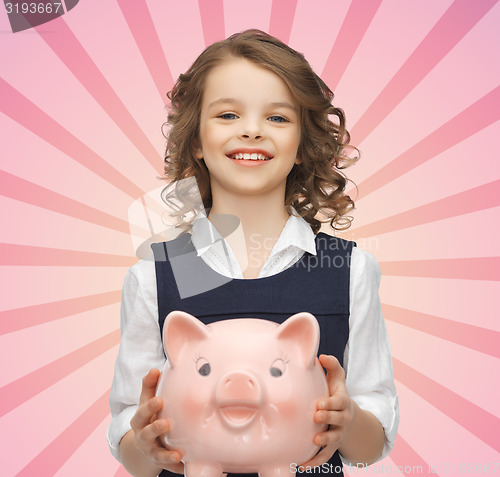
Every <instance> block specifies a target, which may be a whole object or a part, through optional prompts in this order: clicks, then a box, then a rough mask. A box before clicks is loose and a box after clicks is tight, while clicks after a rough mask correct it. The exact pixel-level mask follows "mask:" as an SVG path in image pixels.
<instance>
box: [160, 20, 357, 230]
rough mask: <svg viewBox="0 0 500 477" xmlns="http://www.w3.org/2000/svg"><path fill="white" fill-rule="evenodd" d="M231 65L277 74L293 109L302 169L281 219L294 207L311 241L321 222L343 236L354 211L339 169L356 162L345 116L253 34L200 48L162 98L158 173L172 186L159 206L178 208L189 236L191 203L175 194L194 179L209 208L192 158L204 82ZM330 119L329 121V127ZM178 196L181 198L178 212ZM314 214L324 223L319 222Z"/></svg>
mask: <svg viewBox="0 0 500 477" xmlns="http://www.w3.org/2000/svg"><path fill="white" fill-rule="evenodd" d="M231 58H243V59H246V60H248V61H251V62H253V63H255V64H257V65H259V66H260V67H262V68H265V69H267V70H269V71H271V72H273V73H275V74H276V75H278V76H279V77H280V78H281V79H282V80H283V81H284V82H285V83H286V85H287V86H288V88H289V89H290V91H291V93H292V96H293V97H294V98H295V100H296V102H297V104H298V105H299V109H300V112H299V117H300V123H301V127H302V134H301V141H300V145H299V149H298V157H300V158H301V164H295V165H294V166H293V168H292V170H291V171H290V173H289V175H288V178H287V184H286V191H285V207H286V209H287V211H288V213H289V214H292V213H293V211H292V209H291V208H292V207H293V208H294V209H295V210H296V211H297V214H298V215H299V216H301V217H303V218H304V219H305V220H306V221H307V222H308V223H309V224H310V226H311V228H312V230H313V232H314V233H315V234H316V233H318V231H319V229H320V227H321V223H322V222H329V223H330V225H331V227H332V228H333V229H334V230H344V229H347V228H348V227H349V226H350V224H351V221H352V217H349V216H347V215H346V214H347V213H348V212H349V211H350V210H352V209H353V208H354V202H353V200H352V199H351V198H350V197H349V196H348V195H346V194H345V192H344V191H345V187H346V184H347V181H348V179H347V178H346V176H345V175H344V174H343V173H342V171H341V169H344V168H345V167H348V166H349V165H351V164H353V163H354V162H355V161H357V160H358V158H359V151H358V149H357V148H355V147H353V146H350V145H349V141H350V136H349V133H348V131H347V130H346V127H345V116H344V112H343V111H342V110H341V109H339V108H336V107H334V106H333V105H332V100H333V93H332V91H331V90H330V89H329V88H328V86H327V85H326V84H325V83H324V82H323V80H322V79H321V78H320V77H319V76H318V75H316V74H315V73H314V71H313V70H312V68H311V66H310V65H309V63H308V62H307V60H306V59H305V58H304V55H302V54H301V53H298V52H297V51H295V50H293V49H292V48H290V47H289V46H287V45H286V44H284V43H283V42H281V41H280V40H278V39H277V38H274V37H272V36H270V35H268V34H267V33H264V32H262V31H260V30H255V29H252V30H246V31H243V32H241V33H236V34H234V35H232V36H230V37H229V38H227V39H226V40H223V41H219V42H217V43H214V44H213V45H211V46H209V47H208V48H206V49H205V50H204V51H203V53H201V55H200V56H199V57H198V58H197V59H196V61H195V62H194V63H193V65H192V66H191V67H190V68H189V70H188V71H187V72H186V73H184V74H181V75H180V76H179V79H178V80H177V82H176V83H175V85H174V87H173V89H172V91H170V92H169V93H168V94H167V96H168V98H169V99H170V101H171V110H170V113H169V115H168V120H167V124H168V125H170V126H171V129H170V131H169V133H168V137H167V147H166V152H165V174H166V179H167V180H170V181H171V182H170V184H169V185H167V187H165V189H164V191H163V193H162V197H163V200H164V201H165V202H166V203H167V204H169V205H170V206H171V207H176V208H177V213H176V215H178V216H179V217H181V218H182V219H183V220H184V225H183V228H185V229H188V228H189V226H190V225H191V223H192V221H191V222H189V221H186V220H185V218H186V216H187V213H188V212H193V211H194V209H195V208H196V206H195V202H196V201H195V200H193V201H190V200H186V197H187V196H188V195H189V194H188V195H186V194H185V193H184V191H183V190H182V188H183V185H182V182H183V181H182V179H187V178H190V177H194V178H195V179H196V182H197V185H198V189H199V192H200V195H201V199H202V201H203V207H204V208H207V209H208V208H210V207H211V206H212V193H211V189H210V178H209V172H208V169H207V167H206V165H205V162H204V161H200V160H197V159H196V158H195V149H196V147H197V146H198V145H199V128H200V112H201V104H202V99H203V91H204V87H205V82H206V79H207V76H208V75H209V73H210V71H211V70H212V69H213V68H214V67H216V66H218V65H219V64H221V63H222V62H223V61H227V60H228V59H231ZM329 116H334V120H335V122H333V121H331V120H330V118H329ZM179 197H182V201H181V202H182V203H181V205H180V206H179V200H178V198H179ZM190 197H192V195H191V196H190ZM176 198H177V200H176ZM174 204H175V205H174ZM318 212H319V213H320V214H322V215H323V216H324V217H325V218H326V220H325V219H323V220H319V219H318V217H317V216H318ZM193 219H194V217H193Z"/></svg>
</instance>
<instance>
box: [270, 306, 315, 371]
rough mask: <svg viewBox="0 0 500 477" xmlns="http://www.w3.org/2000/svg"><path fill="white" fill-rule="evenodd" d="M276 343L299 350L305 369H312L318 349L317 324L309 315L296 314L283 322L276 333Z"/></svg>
mask: <svg viewBox="0 0 500 477" xmlns="http://www.w3.org/2000/svg"><path fill="white" fill-rule="evenodd" d="M276 333H277V335H276V338H277V339H278V341H281V342H285V343H286V346H293V347H294V348H295V349H297V348H298V349H299V353H300V357H301V359H302V362H303V364H304V365H305V366H306V367H312V366H313V364H314V360H315V358H316V355H317V354H318V347H319V324H318V321H317V320H316V318H315V317H314V316H313V315H311V313H306V312H302V313H297V314H295V315H293V316H291V317H290V318H288V319H287V320H286V321H285V322H283V323H282V324H281V325H280V326H278V329H277V331H276Z"/></svg>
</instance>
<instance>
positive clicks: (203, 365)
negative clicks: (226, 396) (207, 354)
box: [196, 358, 211, 376]
mask: <svg viewBox="0 0 500 477" xmlns="http://www.w3.org/2000/svg"><path fill="white" fill-rule="evenodd" d="M196 371H198V374H199V375H200V376H208V375H209V374H210V371H211V369H210V363H209V362H208V361H207V360H206V359H205V358H198V359H197V360H196Z"/></svg>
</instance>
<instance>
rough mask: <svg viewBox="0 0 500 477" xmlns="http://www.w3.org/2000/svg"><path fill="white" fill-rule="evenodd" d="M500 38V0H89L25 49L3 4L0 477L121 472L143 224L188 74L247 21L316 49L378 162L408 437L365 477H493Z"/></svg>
mask: <svg viewBox="0 0 500 477" xmlns="http://www.w3.org/2000/svg"><path fill="white" fill-rule="evenodd" d="M499 25H500V5H498V3H497V1H494V0H481V1H472V0H455V1H452V0H441V1H435V0H405V1H402V0H383V1H381V0H351V1H348V0H335V1H332V0H274V1H271V0H252V1H248V0H247V1H242V0H226V1H222V0H211V1H208V0H199V1H196V0H184V1H182V2H180V1H175V0H164V1H160V0H148V1H144V0H116V1H106V2H103V1H99V0H82V1H81V2H80V3H79V4H78V5H77V7H76V8H74V9H73V10H72V11H71V12H69V13H67V14H66V15H64V16H63V17H61V18H59V19H56V20H54V21H52V22H50V23H47V24H45V25H41V26H39V27H37V28H35V29H33V30H28V31H25V32H20V33H16V34H12V33H11V31H10V26H9V23H8V19H7V14H6V13H5V12H4V10H3V5H2V9H1V11H0V55H1V62H0V107H1V109H0V131H1V152H2V154H1V171H0V182H1V186H0V210H1V218H2V226H1V228H0V234H1V237H0V274H1V276H0V280H1V286H0V293H1V303H0V309H1V315H2V316H1V318H0V333H1V334H0V363H1V371H0V388H1V389H0V410H1V413H0V416H1V417H0V439H1V440H0V449H1V455H2V459H1V464H0V466H1V470H0V474H1V475H2V476H14V475H21V476H33V475H37V476H38V477H44V476H58V477H63V476H70V475H71V476H72V477H76V476H82V477H83V476H114V475H117V476H124V475H126V473H125V472H124V470H123V469H122V468H121V467H120V465H119V464H118V463H117V462H116V461H115V460H114V459H113V458H112V456H111V455H110V453H109V451H108V448H107V444H106V439H105V430H106V426H107V424H108V423H109V420H110V416H109V409H108V403H107V399H108V394H109V388H110V385H111V379H112V374H113V365H114V359H115V357H116V353H117V350H118V343H119V302H120V293H121V286H122V281H123V278H124V275H125V272H126V270H127V269H128V267H129V266H131V265H132V264H133V263H135V262H136V260H137V259H136V257H135V249H134V243H133V240H132V238H133V237H132V235H133V234H131V231H130V227H129V221H130V222H131V223H132V224H133V225H139V226H140V225H141V224H140V223H139V222H140V220H141V219H140V217H138V216H137V215H134V213H131V211H132V210H134V204H136V205H137V204H138V203H140V198H141V197H142V196H143V195H144V194H147V193H150V192H151V191H154V190H156V189H157V188H159V187H160V186H161V182H160V181H159V180H158V178H157V177H158V175H159V174H160V173H161V171H162V159H161V157H162V152H163V148H164V145H165V140H164V138H163V137H162V135H161V131H160V127H161V124H162V123H163V122H164V121H165V119H166V111H165V109H164V103H165V99H166V98H165V93H166V92H167V91H168V90H169V89H170V87H171V86H172V78H177V76H178V75H179V74H180V73H181V72H183V71H185V70H186V69H187V68H188V66H189V65H190V63H191V62H192V61H193V60H194V58H195V57H196V56H197V55H198V54H199V53H200V52H201V51H202V50H203V48H204V47H205V45H207V44H209V43H212V42H213V41H216V40H219V39H222V38H223V37H225V36H227V35H229V34H231V33H234V32H237V31H240V30H243V29H246V28H251V27H254V28H260V29H262V30H265V31H268V32H270V33H271V34H274V35H276V36H278V37H279V38H281V39H282V40H284V41H286V42H289V44H290V45H291V46H292V47H294V48H295V49H297V50H298V51H301V52H303V53H304V54H305V55H306V58H308V60H309V61H310V63H311V64H312V66H313V68H314V69H315V70H316V71H317V72H318V73H319V74H320V75H321V76H322V77H323V79H324V80H325V81H326V82H327V83H328V84H329V85H330V87H331V88H332V89H333V90H334V91H335V93H336V96H335V104H336V105H338V106H340V107H342V108H343V109H344V110H345V111H346V114H347V118H348V126H349V128H350V129H351V133H352V138H353V143H354V144H356V145H359V147H360V149H361V150H362V158H361V160H360V162H359V163H358V164H357V165H356V166H354V167H352V168H351V169H348V170H347V171H346V172H347V173H348V175H349V177H350V178H351V179H353V180H354V182H355V183H356V184H357V185H358V188H359V197H358V200H357V210H356V212H355V222H354V225H353V227H352V230H350V231H349V232H348V233H345V234H344V236H345V237H348V238H351V239H355V240H357V242H358V245H359V246H360V247H362V248H364V249H367V250H369V251H370V252H372V253H373V254H374V255H375V256H376V257H377V259H378V260H379V262H380V264H381V268H382V273H383V277H382V286H381V298H382V302H383V307H384V315H385V317H386V322H387V328H388V331H389V334H390V338H391V343H392V347H393V354H394V369H395V376H396V385H397V389H398V392H399V396H400V405H401V424H400V428H399V435H398V437H397V440H396V443H395V447H394V450H393V452H392V453H391V455H390V456H389V457H388V458H386V459H385V460H383V461H382V462H379V463H377V464H375V465H374V466H373V467H372V468H371V469H370V470H365V471H356V470H355V469H354V470H353V469H351V470H349V471H348V472H349V475H351V476H352V475H355V474H358V473H359V474H365V473H366V474H369V473H374V472H376V473H378V474H392V475H398V474H405V475H413V474H418V475H428V474H429V468H428V467H429V466H434V470H437V474H438V475H463V474H465V473H467V474H470V473H477V474H481V473H488V474H492V473H493V471H494V469H495V467H494V465H492V463H494V462H499V461H500V459H499V451H500V439H499V435H500V424H499V423H500V419H499V418H500V399H499V376H500V364H499V358H500V351H499V349H500V340H499V336H500V320H499V319H498V318H499V313H498V311H497V306H496V298H497V297H498V296H499V295H500V287H499V280H500V237H499V225H498V224H499V213H498V212H499V206H500V187H499V186H500V165H499V164H500V161H499V160H500V158H499V153H498V150H499V148H498V146H497V143H498V138H499V136H500V129H499V123H498V119H499V111H500V87H499V83H500V82H499V79H500V62H499V61H498V59H497V54H498V51H497V50H498V45H499V39H500V34H499ZM137 200H139V202H136V201H137ZM153 200H155V199H153ZM463 465H467V467H463ZM471 465H472V467H471ZM398 466H399V469H398ZM414 466H422V467H421V469H419V468H418V467H415V468H413V467H414ZM496 474H500V465H499V466H497V467H496ZM433 475H436V474H433Z"/></svg>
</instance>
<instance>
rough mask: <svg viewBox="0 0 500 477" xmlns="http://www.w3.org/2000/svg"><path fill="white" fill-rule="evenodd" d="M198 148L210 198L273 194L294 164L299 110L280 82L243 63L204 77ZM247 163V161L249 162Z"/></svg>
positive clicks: (223, 66)
mask: <svg viewBox="0 0 500 477" xmlns="http://www.w3.org/2000/svg"><path fill="white" fill-rule="evenodd" d="M199 137H200V147H199V148H198V149H197V150H196V157H197V158H198V159H201V158H203V159H204V160H205V164H206V166H207V168H208V170H209V174H210V185H211V189H212V196H213V197H214V198H215V197H216V196H217V194H219V193H220V192H222V191H224V193H225V194H224V196H226V197H227V193H230V194H237V195H239V196H241V195H254V194H261V195H262V194H267V193H272V192H276V193H278V194H281V193H282V195H283V198H284V196H285V186H286V178H287V176H288V173H289V172H290V170H291V169H292V167H293V165H294V164H295V163H297V164H298V163H300V160H299V159H298V158H297V150H298V147H299V143H300V124H299V108H298V105H297V104H296V102H295V101H294V98H293V97H292V94H291V93H290V90H289V89H288V87H287V86H286V84H285V83H284V82H283V80H282V79H281V78H280V77H279V76H277V75H276V74H274V73H272V72H271V71H269V70H266V69H264V68H262V67H259V66H258V65H256V64H254V63H251V62H249V61H247V60H244V59H231V60H228V61H225V62H224V63H222V64H221V65H219V66H217V67H215V68H214V69H213V70H212V71H211V72H210V73H209V75H208V77H207V81H206V85H205V91H204V94H203V101H202V107H201V115H200V136H199ZM252 159H253V160H252Z"/></svg>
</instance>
